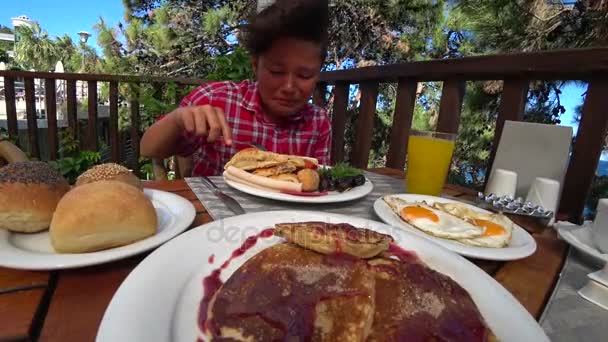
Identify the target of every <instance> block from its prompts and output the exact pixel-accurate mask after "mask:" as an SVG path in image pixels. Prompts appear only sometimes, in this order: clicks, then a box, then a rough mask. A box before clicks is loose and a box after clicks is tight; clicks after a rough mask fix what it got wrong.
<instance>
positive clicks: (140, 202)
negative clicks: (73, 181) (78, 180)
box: [50, 181, 157, 253]
mask: <svg viewBox="0 0 608 342" xmlns="http://www.w3.org/2000/svg"><path fill="white" fill-rule="evenodd" d="M156 226H157V217H156V210H155V209H154V206H153V205H152V202H151V201H150V200H149V199H148V197H146V195H145V194H144V193H143V192H142V191H139V190H138V189H137V188H135V187H134V186H132V185H128V184H125V183H122V182H118V181H98V182H93V183H89V184H84V185H81V186H78V187H75V188H74V189H72V190H71V191H70V192H68V193H67V194H66V195H65V196H64V197H63V199H62V200H61V201H60V202H59V204H58V205H57V210H56V211H55V215H53V221H52V222H51V229H50V235H51V244H52V245H53V248H54V249H55V251H57V252H58V253H85V252H94V251H98V250H102V249H107V248H112V247H117V246H123V245H127V244H130V243H133V242H135V241H139V240H142V239H144V238H146V237H149V236H152V235H154V234H155V233H156V229H157V227H156Z"/></svg>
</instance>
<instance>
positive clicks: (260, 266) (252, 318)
mask: <svg viewBox="0 0 608 342" xmlns="http://www.w3.org/2000/svg"><path fill="white" fill-rule="evenodd" d="M374 283H375V277H374V274H373V273H372V272H369V270H368V265H367V264H366V262H365V261H363V260H360V259H357V258H354V257H352V256H349V255H345V254H342V255H323V254H318V253H315V252H313V251H310V250H307V249H304V248H300V247H297V246H294V245H291V244H286V243H283V244H278V245H274V246H272V247H269V248H267V249H265V250H263V251H261V252H260V253H258V254H256V255H255V256H254V257H252V258H251V259H249V260H248V261H247V262H245V263H244V264H243V265H242V266H241V267H240V268H239V269H238V270H237V271H236V272H235V273H233V274H232V276H231V277H230V278H229V279H228V280H227V281H226V283H224V284H223V285H222V287H221V288H220V289H219V290H218V292H217V293H216V294H215V297H214V298H213V299H212V301H211V303H210V305H209V312H208V315H207V317H208V320H207V327H208V330H209V331H208V332H207V333H208V334H210V335H211V338H212V339H213V340H227V339H230V340H234V341H271V340H272V341H276V340H279V341H309V340H314V341H364V340H365V339H366V337H367V335H368V334H369V329H370V328H371V324H372V318H373V313H374V298H375V294H374V288H375V287H374Z"/></svg>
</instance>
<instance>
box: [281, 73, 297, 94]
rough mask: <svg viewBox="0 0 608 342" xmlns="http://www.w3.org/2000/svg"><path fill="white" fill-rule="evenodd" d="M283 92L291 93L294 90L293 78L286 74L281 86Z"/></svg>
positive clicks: (291, 75)
mask: <svg viewBox="0 0 608 342" xmlns="http://www.w3.org/2000/svg"><path fill="white" fill-rule="evenodd" d="M283 90H284V91H286V92H293V91H294V90H295V76H294V75H293V74H288V75H287V78H286V79H285V83H284V84H283Z"/></svg>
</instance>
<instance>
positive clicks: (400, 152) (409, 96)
mask: <svg viewBox="0 0 608 342" xmlns="http://www.w3.org/2000/svg"><path fill="white" fill-rule="evenodd" d="M417 85H418V82H416V80H414V79H402V80H399V86H398V89H397V99H396V101H397V103H396V104H395V115H394V116H393V127H391V137H390V145H389V148H388V155H387V157H386V166H387V167H391V168H394V169H403V167H404V166H405V160H406V156H407V144H408V138H409V135H410V129H411V128H412V117H413V116H414V106H415V105H416V86H417Z"/></svg>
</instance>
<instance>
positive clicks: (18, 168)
mask: <svg viewBox="0 0 608 342" xmlns="http://www.w3.org/2000/svg"><path fill="white" fill-rule="evenodd" d="M69 190H70V185H69V184H68V182H67V181H66V180H65V178H63V177H62V176H61V175H60V174H59V172H57V171H56V170H55V169H53V168H52V167H51V166H49V165H48V164H46V163H43V162H39V161H21V162H16V163H11V164H8V165H6V166H4V167H2V168H0V228H1V229H8V230H10V231H14V232H20V233H35V232H39V231H41V230H44V229H47V228H48V227H49V224H50V223H51V219H52V218H53V213H54V212H55V208H56V207H57V203H59V200H60V199H61V198H62V197H63V195H64V194H65V193H66V192H68V191H69Z"/></svg>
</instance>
